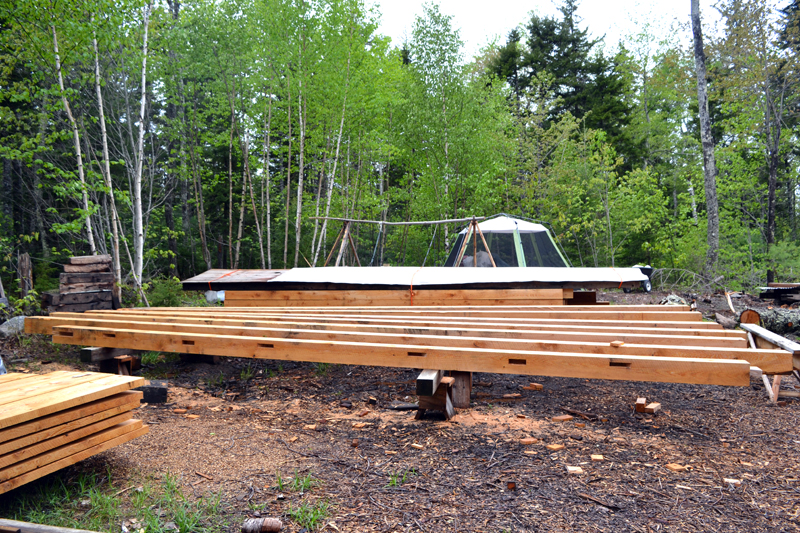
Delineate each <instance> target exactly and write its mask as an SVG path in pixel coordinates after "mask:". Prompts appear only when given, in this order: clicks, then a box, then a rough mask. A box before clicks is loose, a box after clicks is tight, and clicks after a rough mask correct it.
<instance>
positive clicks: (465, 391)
mask: <svg viewBox="0 0 800 533" xmlns="http://www.w3.org/2000/svg"><path fill="white" fill-rule="evenodd" d="M450 376H451V377H452V378H453V380H454V382H453V390H452V395H453V407H455V408H457V409H466V408H468V407H469V398H470V395H471V394H472V372H459V371H457V370H454V371H452V372H450Z"/></svg>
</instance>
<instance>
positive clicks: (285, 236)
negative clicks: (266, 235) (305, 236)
mask: <svg viewBox="0 0 800 533" xmlns="http://www.w3.org/2000/svg"><path fill="white" fill-rule="evenodd" d="M286 86H287V91H288V94H289V98H287V102H288V104H289V110H288V112H287V114H286V116H287V117H288V122H289V135H288V137H289V154H288V156H287V158H286V220H285V221H284V225H283V268H286V266H287V264H288V263H287V258H288V253H289V252H288V250H289V204H290V203H291V200H292V91H291V89H290V88H289V83H288V81H287V83H286Z"/></svg>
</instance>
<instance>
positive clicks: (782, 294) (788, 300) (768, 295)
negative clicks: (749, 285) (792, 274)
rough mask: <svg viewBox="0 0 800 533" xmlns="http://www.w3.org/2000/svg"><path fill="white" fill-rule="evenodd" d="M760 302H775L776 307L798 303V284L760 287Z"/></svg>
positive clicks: (799, 297) (771, 284)
mask: <svg viewBox="0 0 800 533" xmlns="http://www.w3.org/2000/svg"><path fill="white" fill-rule="evenodd" d="M760 289H761V294H759V295H758V297H759V298H761V299H762V300H775V303H776V304H777V305H782V304H793V303H796V302H800V283H768V284H767V286H766V287H760Z"/></svg>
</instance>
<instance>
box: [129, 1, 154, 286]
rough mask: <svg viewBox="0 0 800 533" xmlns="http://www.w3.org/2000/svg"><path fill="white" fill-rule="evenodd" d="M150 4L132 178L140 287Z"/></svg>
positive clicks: (135, 277) (139, 283) (135, 274)
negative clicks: (137, 138) (134, 168)
mask: <svg viewBox="0 0 800 533" xmlns="http://www.w3.org/2000/svg"><path fill="white" fill-rule="evenodd" d="M149 23H150V4H149V3H148V4H147V5H146V6H145V8H144V39H143V45H142V88H141V90H142V97H141V101H140V103H139V141H138V146H137V156H136V172H135V173H134V176H133V194H132V195H131V197H132V200H133V281H134V284H135V285H136V287H137V288H139V287H141V286H142V270H143V268H144V227H143V223H142V165H143V164H144V128H145V122H144V113H145V105H146V104H147V34H148V30H149V27H150V24H149Z"/></svg>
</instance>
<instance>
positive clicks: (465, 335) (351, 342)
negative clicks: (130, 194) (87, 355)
mask: <svg viewBox="0 0 800 533" xmlns="http://www.w3.org/2000/svg"><path fill="white" fill-rule="evenodd" d="M25 330H26V332H28V333H40V334H52V335H53V341H54V342H56V343H64V344H75V345H84V346H88V345H91V346H99V347H106V348H128V349H138V350H152V351H163V352H178V353H187V354H204V355H216V356H229V357H249V358H258V359H276V360H291V361H308V362H321V363H339V364H357V365H372V366H386V367H396V368H419V369H430V370H451V371H461V372H490V373H506V374H521V375H535V376H558V377H578V378H589V379H591V378H595V379H616V380H631V381H655V382H672V383H696V384H718V385H737V386H746V385H749V383H750V377H749V376H750V374H749V371H750V366H751V365H752V366H758V367H760V368H761V369H762V370H763V371H764V372H765V373H787V372H791V371H792V357H791V354H789V353H788V352H786V351H783V350H774V349H773V350H770V349H752V348H749V347H748V343H747V337H746V334H745V332H742V331H729V330H724V329H722V328H721V326H719V325H718V324H716V323H713V322H703V321H702V317H701V315H700V314H699V313H697V312H693V311H690V310H689V309H688V307H685V306H683V307H681V306H669V307H666V306H613V307H597V306H570V307H564V306H558V305H556V306H521V305H516V306H506V307H503V306H438V307H421V306H420V307H418V306H415V307H328V306H323V307H318V308H308V307H306V308H302V307H286V308H255V307H243V308H230V307H225V308H219V307H218V308H150V309H141V308H137V309H120V310H117V311H110V312H109V311H95V312H90V313H86V314H84V315H79V314H71V313H56V314H55V315H52V316H50V317H36V318H28V319H26V322H25Z"/></svg>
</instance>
